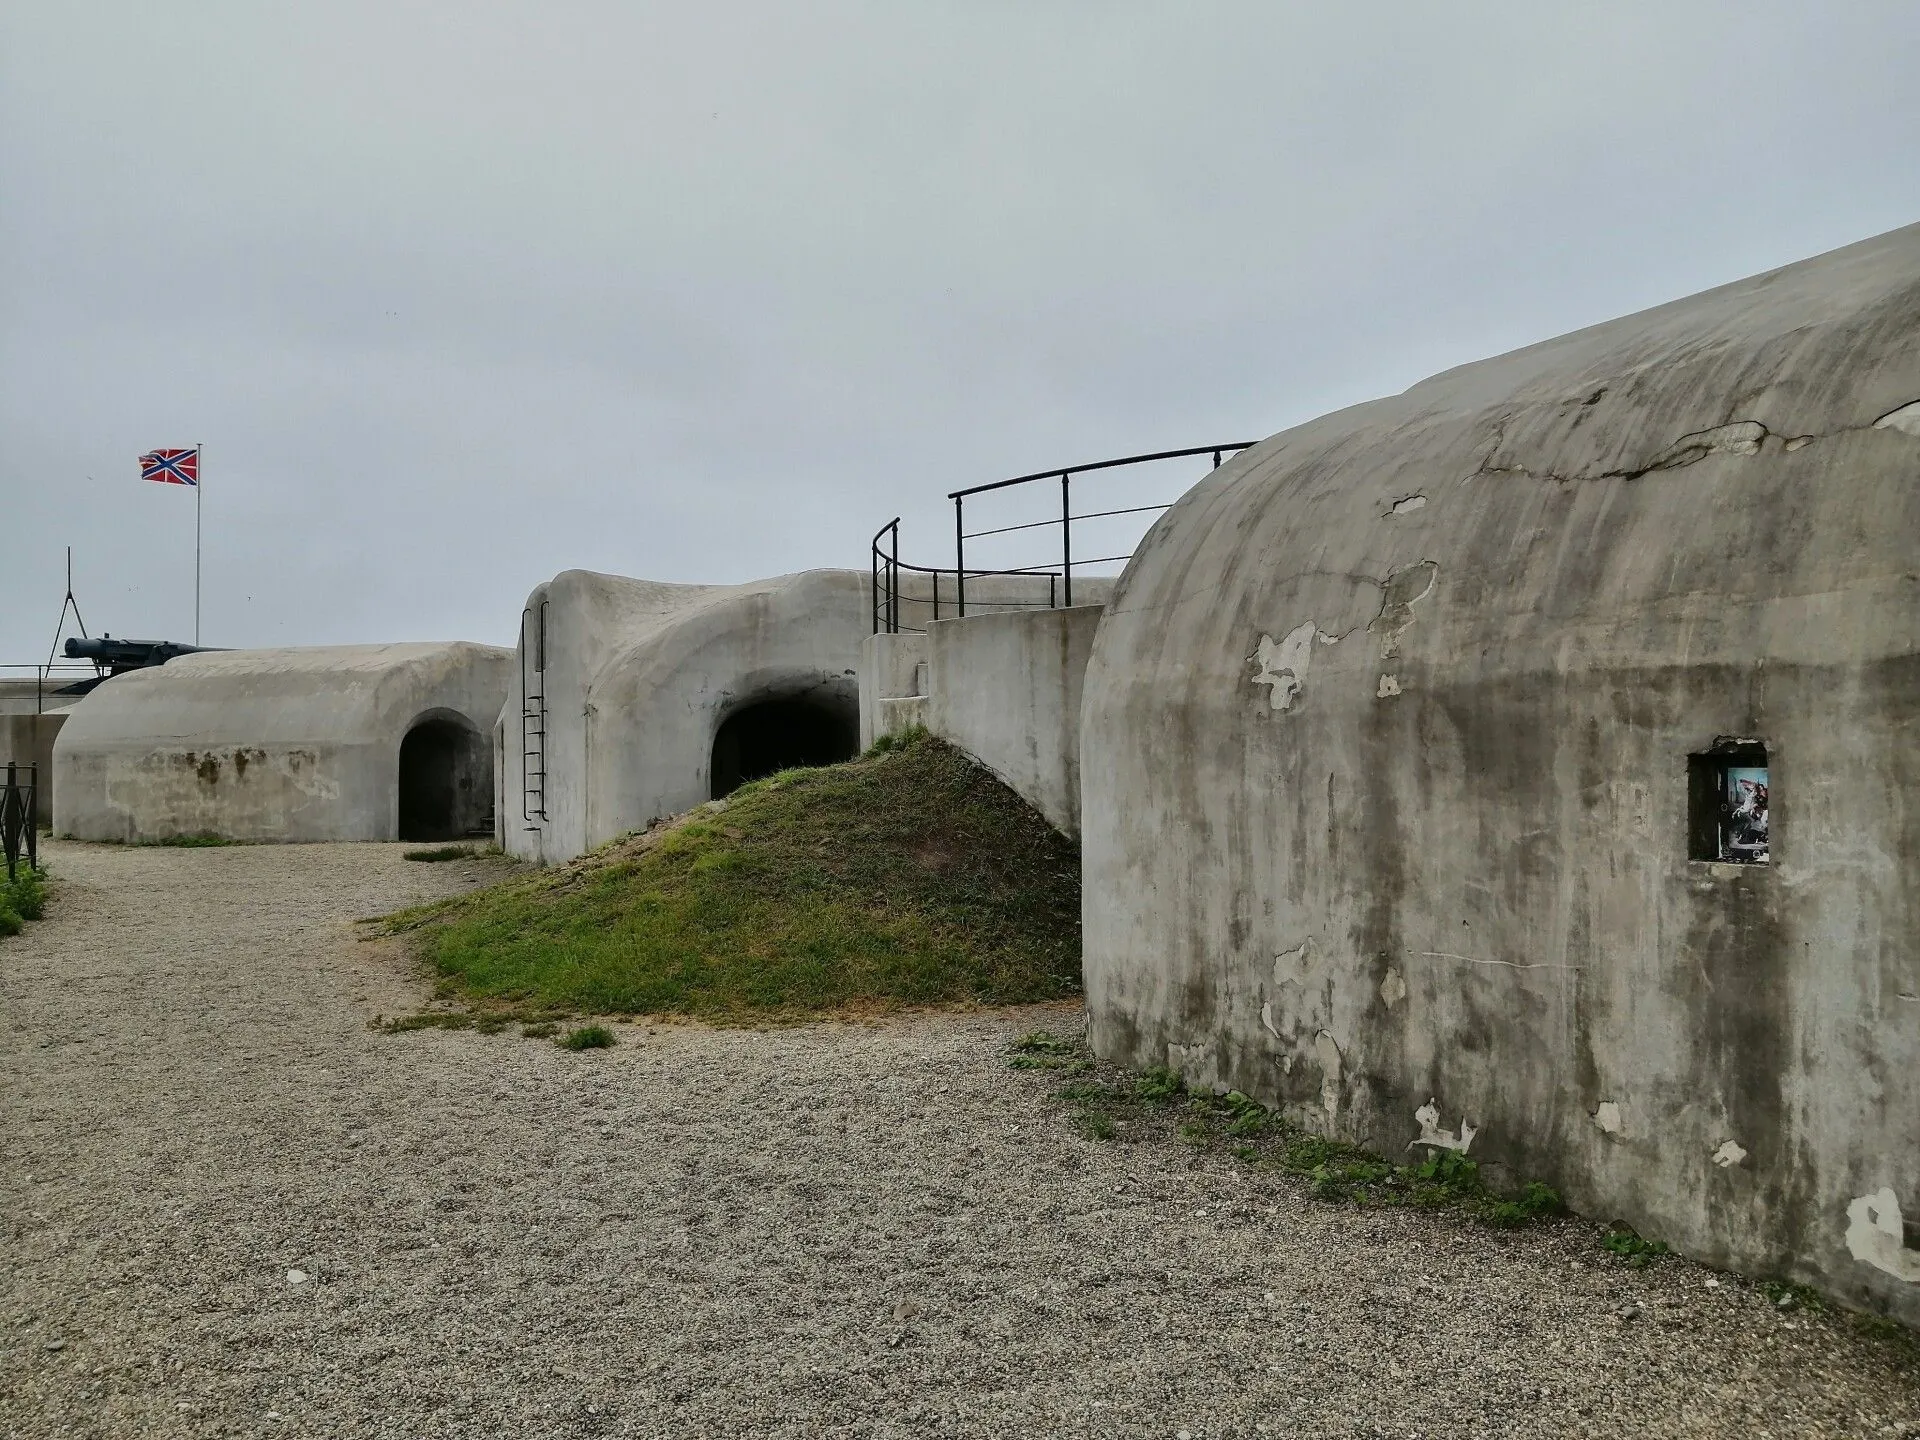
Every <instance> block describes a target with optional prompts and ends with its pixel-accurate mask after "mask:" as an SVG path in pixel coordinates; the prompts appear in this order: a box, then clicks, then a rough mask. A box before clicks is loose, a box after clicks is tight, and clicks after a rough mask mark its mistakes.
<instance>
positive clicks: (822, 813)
mask: <svg viewBox="0 0 1920 1440" xmlns="http://www.w3.org/2000/svg"><path fill="white" fill-rule="evenodd" d="M394 924H395V927H396V928H400V929H416V928H417V930H418V934H419V938H420V944H421V948H422V950H423V952H424V954H425V956H426V958H428V959H429V960H430V961H431V962H432V963H433V964H434V966H435V967H437V968H438V970H439V971H440V972H441V974H442V975H443V976H445V977H447V982H448V983H447V984H446V986H445V987H444V988H445V990H446V991H448V992H449V993H451V994H453V995H458V996H462V997H464V998H465V999H467V1000H468V1001H470V1002H475V1003H482V1004H486V1003H491V1004H494V1005H498V1004H502V1003H507V1004H518V1005H524V1006H529V1007H541V1008H545V1009H550V1010H551V1009H565V1010H570V1011H576V1012H586V1013H593V1014H675V1013H677V1014H684V1015H694V1016H701V1017H705V1018H709V1019H727V1018H747V1017H750V1016H763V1015H766V1014H768V1013H774V1014H779V1013H782V1012H785V1013H811V1012H818V1011H822V1010H830V1009H838V1008H841V1007H846V1006H859V1005H868V1004H878V1005H882V1006H885V1005H901V1004H904V1005H916V1004H931V1003H938V1002H945V1001H955V1000H978V1001H982V1002H986V1003H993V1004H1011V1003H1021V1002H1030V1001H1040V1000H1051V999H1056V998H1058V997H1060V996H1064V995H1070V994H1073V993H1076V992H1077V991H1078V990H1079V987H1080V865H1079V856H1078V854H1077V853H1076V851H1075V849H1074V846H1073V845H1072V843H1071V842H1070V841H1067V840H1065V839H1063V838H1062V837H1061V836H1059V835H1058V834H1056V833H1055V832H1054V831H1053V830H1052V829H1051V828H1049V827H1048V825H1047V823H1046V822H1045V821H1044V820H1042V819H1041V818H1040V817H1039V816H1038V815H1036V814H1035V813H1034V812H1033V811H1032V810H1030V809H1029V808H1028V807H1027V806H1026V804H1025V803H1024V802H1023V801H1022V800H1021V799H1020V798H1019V797H1018V796H1017V795H1015V794H1014V793H1013V792H1012V791H1011V790H1009V789H1007V787H1006V786H1004V785H1002V784H1001V783H1000V781H999V780H997V779H996V778H995V777H994V776H993V775H991V774H989V773H988V772H987V771H986V770H984V769H982V768H981V767H980V766H978V765H976V764H975V763H974V762H973V761H972V760H970V759H968V758H967V757H966V756H965V755H963V754H961V753H960V752H959V751H957V750H954V749H952V748H951V747H950V746H947V745H944V744H942V743H941V742H939V741H937V740H930V739H916V740H914V741H913V742H911V743H909V744H907V745H906V746H904V747H902V748H898V749H894V750H892V751H890V752H885V753H880V752H876V753H874V754H871V755H868V756H866V757H864V758H862V759H858V760H853V761H849V762H848V763H846V764H844V765H832V766H826V767H823V768H821V769H817V770H789V771H785V772H783V773H781V774H779V775H774V776H771V777H769V778H767V779H765V780H761V781H757V782H755V783H753V784H751V785H747V786H743V787H742V788H741V789H739V790H738V791H736V792H734V794H733V795H732V796H731V797H730V798H729V799H728V800H727V802H726V803H725V806H724V808H719V807H717V806H716V807H708V808H706V809H703V810H698V811H695V812H694V813H693V815H692V816H689V817H685V818H683V819H681V820H679V821H675V822H671V823H669V824H666V825H663V826H659V827H656V828H654V829H653V830H650V831H648V832H647V833H645V834H644V835H639V836H634V837H629V838H628V839H626V840H622V841H616V842H615V843H614V844H612V845H609V846H606V847H604V848H602V849H601V850H598V851H595V852H594V853H593V854H591V855H587V856H583V857H582V858H581V859H579V860H577V861H575V862H573V863H572V864H570V865H568V866H566V867H564V868H562V869H560V870H556V871H548V872H543V873H541V874H539V875H536V876H531V877H524V878H519V879H515V880H511V881H508V882H507V883H505V884H503V885H498V886H495V887H493V888H492V889H489V890H482V891H478V892H475V893H473V894H470V895H466V896H461V897H458V898H456V899H453V900H449V901H443V902H441V903H439V904H438V905H435V906H430V907H427V908H425V909H423V910H419V911H412V912H407V913H406V914H403V915H401V916H396V917H395V918H394Z"/></svg>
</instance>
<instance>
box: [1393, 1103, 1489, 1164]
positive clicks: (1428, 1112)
mask: <svg viewBox="0 0 1920 1440" xmlns="http://www.w3.org/2000/svg"><path fill="white" fill-rule="evenodd" d="M1413 1118H1414V1119H1415V1120H1417V1121H1419V1122H1420V1134H1419V1135H1418V1136H1416V1137H1415V1138H1414V1139H1412V1140H1409V1141H1408V1142H1407V1148H1408V1149H1409V1150H1411V1149H1412V1148H1413V1147H1414V1146H1416V1145H1431V1146H1433V1147H1434V1148H1435V1149H1436V1150H1458V1151H1459V1152H1460V1153H1461V1154H1462V1155H1464V1154H1466V1153H1467V1147H1468V1146H1469V1145H1471V1144H1473V1137H1474V1136H1475V1135H1477V1134H1479V1133H1480V1132H1479V1131H1478V1130H1477V1129H1475V1128H1474V1127H1473V1126H1471V1125H1469V1124H1468V1123H1467V1121H1466V1117H1465V1116H1462V1117H1461V1118H1460V1133H1459V1134H1457V1135H1456V1134H1454V1132H1453V1131H1451V1130H1442V1129H1441V1128H1440V1107H1439V1105H1437V1104H1436V1103H1435V1102H1434V1101H1432V1100H1429V1101H1427V1103H1426V1104H1424V1105H1422V1106H1421V1107H1420V1108H1419V1109H1418V1110H1416V1111H1414V1112H1413Z"/></svg>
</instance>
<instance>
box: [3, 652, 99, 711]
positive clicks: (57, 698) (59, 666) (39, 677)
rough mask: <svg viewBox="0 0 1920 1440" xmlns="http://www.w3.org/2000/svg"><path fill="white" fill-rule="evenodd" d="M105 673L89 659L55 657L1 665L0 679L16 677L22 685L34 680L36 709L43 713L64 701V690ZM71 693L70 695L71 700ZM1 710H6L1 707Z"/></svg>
mask: <svg viewBox="0 0 1920 1440" xmlns="http://www.w3.org/2000/svg"><path fill="white" fill-rule="evenodd" d="M102 673H104V672H103V671H102V670H101V669H100V667H99V666H97V665H94V664H93V663H92V662H91V661H86V660H53V661H48V662H47V663H45V664H37V665H0V681H5V680H17V681H19V682H20V683H21V684H22V685H23V686H24V685H25V683H26V682H27V681H29V680H31V681H32V682H33V713H34V714H36V715H44V714H46V713H47V707H48V705H50V704H51V705H55V706H58V705H59V704H60V703H61V692H62V691H64V690H65V689H66V687H67V686H69V685H73V684H76V683H78V682H80V681H83V680H94V679H98V678H99V676H100V675H101V674H102ZM72 699H73V697H72V696H67V697H66V700H67V701H68V702H69V703H70V702H71V700H72ZM0 713H5V712H3V711H0Z"/></svg>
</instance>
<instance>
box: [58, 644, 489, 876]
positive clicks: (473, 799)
mask: <svg viewBox="0 0 1920 1440" xmlns="http://www.w3.org/2000/svg"><path fill="white" fill-rule="evenodd" d="M512 665H513V652H512V651H510V650H502V649H496V648H495V647H493V646H490V645H472V644H466V643H464V642H455V643H449V644H403V645H333V646H312V647H299V648H289V649H277V650H227V651H208V652H203V653H200V654H193V655H183V656H180V657H179V658H177V659H174V660H170V661H168V662H167V663H166V664H165V665H162V666H158V667H154V668H150V669H144V670H134V671H130V672H128V673H126V674H123V675H116V676H114V677H113V678H112V679H110V680H108V681H106V682H105V683H104V684H102V685H101V686H100V687H99V688H98V689H96V690H94V691H93V692H92V693H91V694H90V695H88V696H86V697H85V698H84V699H82V700H81V701H80V702H79V703H78V704H77V705H75V706H74V707H73V709H72V710H71V711H69V712H68V720H67V723H66V724H65V726H64V727H62V729H61V731H60V736H59V739H58V740H57V741H56V742H55V745H54V757H53V763H54V772H55V779H56V784H55V787H54V828H55V829H56V830H58V831H59V832H61V833H62V834H67V835H72V836H74V837H76V838H78V839H81V840H122V841H142V840H165V839H168V838H170V837H173V836H179V835H193V834H198V833H202V832H211V833H213V834H216V835H221V836H225V837H227V838H229V839H234V840H253V841H286V840H395V839H400V838H403V837H404V838H406V839H442V838H452V837H454V836H457V835H460V834H465V833H468V832H470V831H471V830H473V829H474V828H475V827H476V826H478V827H484V825H485V822H486V816H487V810H488V807H489V804H490V800H491V797H492V794H493V792H494V784H493V780H492V777H491V775H490V773H489V772H490V771H491V769H492V753H491V747H490V746H488V745H487V744H486V743H485V741H484V739H483V738H482V737H483V734H484V728H485V727H486V726H489V725H491V723H492V722H493V718H494V717H495V716H496V715H498V714H499V713H500V707H501V703H502V701H503V700H504V699H505V697H506V694H507V690H508V683H509V677H510V674H511V670H512Z"/></svg>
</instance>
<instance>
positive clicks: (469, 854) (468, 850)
mask: <svg viewBox="0 0 1920 1440" xmlns="http://www.w3.org/2000/svg"><path fill="white" fill-rule="evenodd" d="M477 853H479V852H477V851H476V850H475V849H474V848H473V847H472V846H471V845H437V846H435V847H434V848H433V849H431V850H408V851H405V852H404V853H402V855H401V856H400V858H401V859H402V860H418V861H420V862H421V863H422V864H424V865H437V864H439V863H440V862H441V861H443V860H471V859H472V858H473V857H474V856H475V855H476V854H477Z"/></svg>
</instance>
